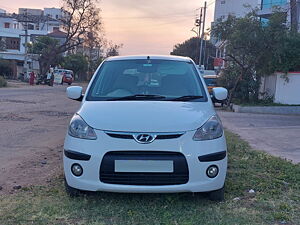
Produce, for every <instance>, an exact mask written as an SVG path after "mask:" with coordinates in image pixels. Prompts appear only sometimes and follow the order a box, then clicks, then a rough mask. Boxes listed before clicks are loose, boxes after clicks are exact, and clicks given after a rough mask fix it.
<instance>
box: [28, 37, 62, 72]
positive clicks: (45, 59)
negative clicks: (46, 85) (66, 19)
mask: <svg viewBox="0 0 300 225" xmlns="http://www.w3.org/2000/svg"><path fill="white" fill-rule="evenodd" d="M58 47H59V42H58V40H56V39H54V38H51V37H48V36H41V37H37V38H36V40H35V41H34V43H33V44H29V45H28V52H29V53H32V54H38V55H39V66H40V72H41V74H46V72H47V70H48V69H49V67H50V65H51V66H56V65H58V64H59V63H60V61H61V59H62V54H57V55H56V57H53V56H52V55H51V54H52V53H53V49H57V48H58Z"/></svg>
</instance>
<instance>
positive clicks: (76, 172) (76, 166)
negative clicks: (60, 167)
mask: <svg viewBox="0 0 300 225" xmlns="http://www.w3.org/2000/svg"><path fill="white" fill-rule="evenodd" d="M71 171H72V173H73V174H74V175H75V176H76V177H79V176H81V175H82V173H83V169H82V167H81V166H80V165H79V164H77V163H75V164H73V165H72V167H71Z"/></svg>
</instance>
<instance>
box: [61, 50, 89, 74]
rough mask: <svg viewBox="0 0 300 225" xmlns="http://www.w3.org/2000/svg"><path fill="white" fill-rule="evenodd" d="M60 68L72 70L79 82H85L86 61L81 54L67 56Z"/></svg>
mask: <svg viewBox="0 0 300 225" xmlns="http://www.w3.org/2000/svg"><path fill="white" fill-rule="evenodd" d="M62 66H63V67H64V68H65V69H69V70H73V72H74V74H75V77H77V78H78V79H79V80H87V69H88V61H87V59H86V57H84V56H83V55H82V54H75V55H69V56H67V57H65V58H64V60H63V63H62Z"/></svg>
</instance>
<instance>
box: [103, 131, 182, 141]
mask: <svg viewBox="0 0 300 225" xmlns="http://www.w3.org/2000/svg"><path fill="white" fill-rule="evenodd" d="M105 133H106V134H107V135H108V136H110V137H113V138H121V139H134V135H135V134H136V133H123V132H109V131H107V132H105ZM183 134H184V133H182V132H181V133H157V134H156V138H155V139H159V140H165V139H174V138H179V137H181V136H182V135H183Z"/></svg>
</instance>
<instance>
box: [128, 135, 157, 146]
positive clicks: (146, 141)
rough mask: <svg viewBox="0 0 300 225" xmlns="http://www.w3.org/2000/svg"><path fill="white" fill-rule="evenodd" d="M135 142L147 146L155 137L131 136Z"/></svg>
mask: <svg viewBox="0 0 300 225" xmlns="http://www.w3.org/2000/svg"><path fill="white" fill-rule="evenodd" d="M133 137H134V139H135V140H136V142H138V143H140V144H149V143H151V142H153V141H154V140H155V138H156V135H152V134H138V135H134V136H133Z"/></svg>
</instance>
